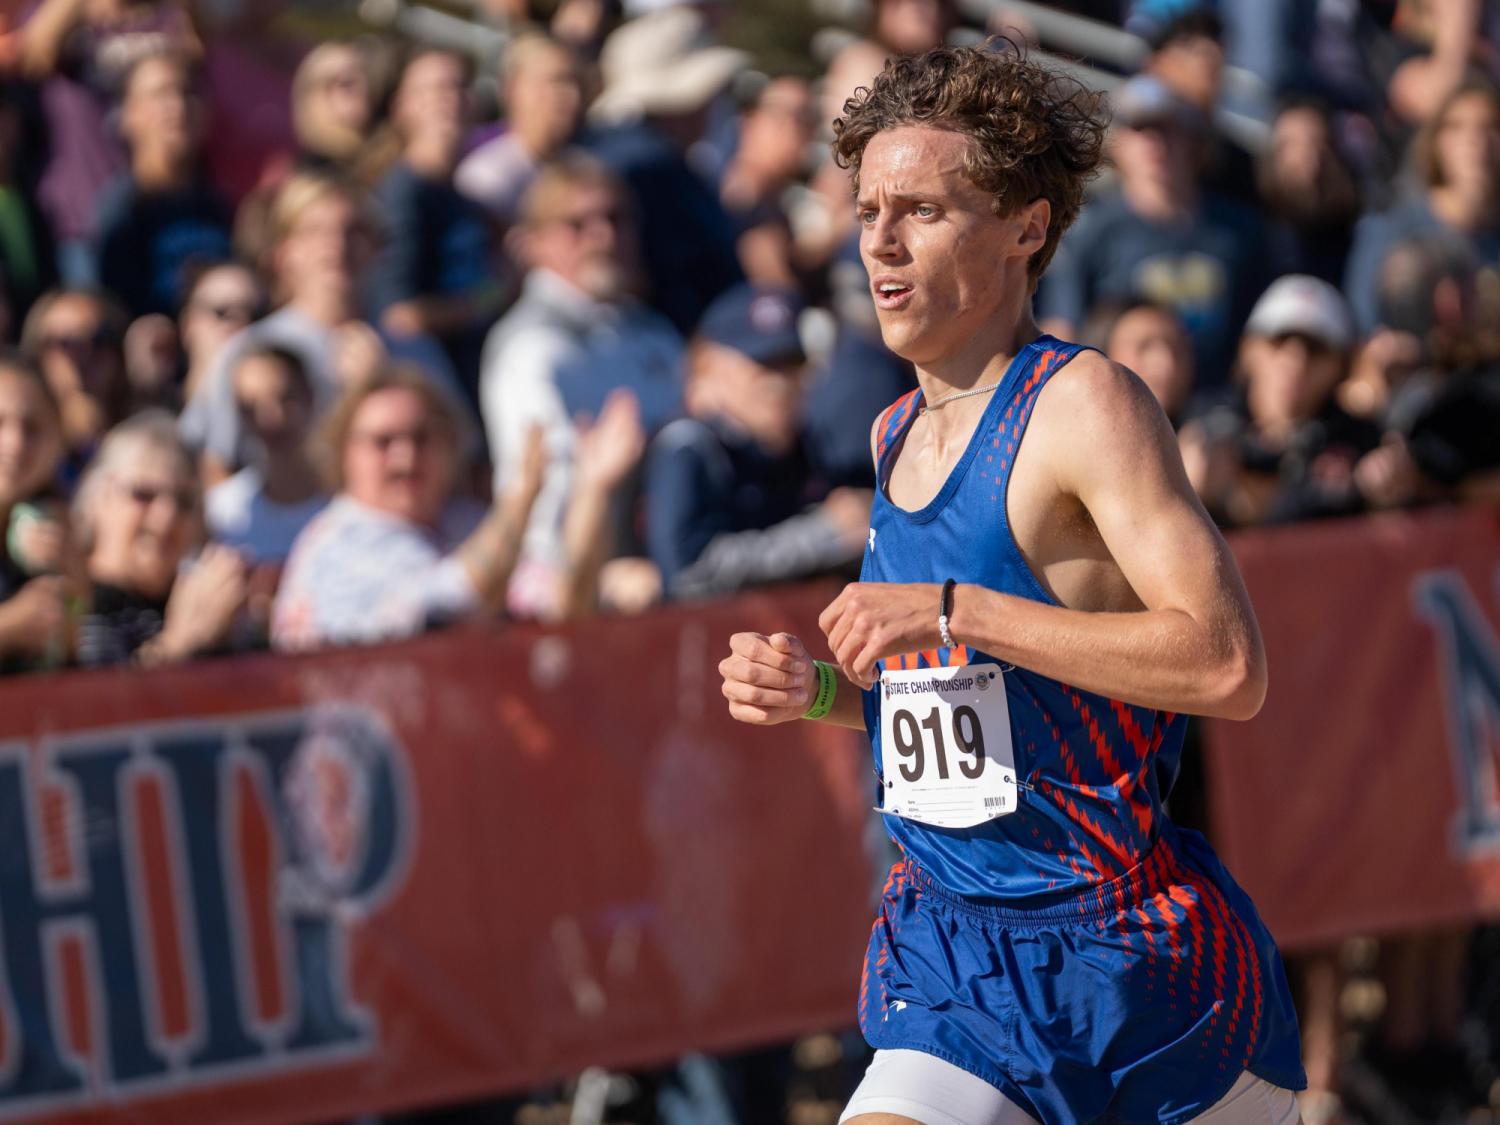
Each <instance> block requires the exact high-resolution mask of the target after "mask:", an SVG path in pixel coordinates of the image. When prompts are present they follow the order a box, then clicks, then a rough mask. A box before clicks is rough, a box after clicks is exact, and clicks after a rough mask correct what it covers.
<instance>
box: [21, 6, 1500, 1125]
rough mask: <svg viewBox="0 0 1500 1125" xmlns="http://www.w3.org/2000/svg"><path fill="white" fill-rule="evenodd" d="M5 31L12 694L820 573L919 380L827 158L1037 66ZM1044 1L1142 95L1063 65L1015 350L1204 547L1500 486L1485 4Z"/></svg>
mask: <svg viewBox="0 0 1500 1125" xmlns="http://www.w3.org/2000/svg"><path fill="white" fill-rule="evenodd" d="M0 7H4V8H6V9H7V11H8V14H3V13H0V19H3V23H0V30H3V34H0V343H3V344H4V346H5V350H4V352H3V353H0V528H3V531H4V537H3V540H0V664H3V666H4V668H5V669H6V670H8V671H12V672H22V671H29V670H39V669H50V668H58V667H62V666H69V665H75V666H102V665H113V664H126V663H134V664H141V665H159V664H166V663H172V662H178V661H183V660H187V659H192V658H196V657H200V656H205V655H209V654H215V653H224V652H236V651H245V650H251V649H256V648H265V647H267V646H269V647H272V648H274V649H278V650H302V649H308V648H313V647H317V646H321V645H328V644H344V643H357V642H371V641H378V640H389V639H395V638H400V637H405V636H410V635H413V634H415V633H418V632H420V631H422V630H425V629H427V628H430V627H434V626H437V625H441V624H444V623H450V622H455V621H461V620H473V619H481V618H495V617H501V616H508V617H512V618H535V619H541V620H549V621H557V620H565V619H571V618H577V617H580V616H583V615H587V614H591V613H595V612H601V611H602V612H635V611H639V610H642V609H644V608H646V607H649V606H651V605H653V604H656V603H659V602H662V601H673V600H684V599H695V598H705V597H713V596H718V595H723V594H727V593H730V592H732V591H735V590H738V589H742V588H745V587H748V586H753V585H758V584H763V583H768V582H776V581H782V580H787V579H793V578H799V577H805V576H809V575H815V574H824V573H832V572H848V571H849V569H850V568H851V567H853V566H856V565H857V563H858V559H859V557H860V554H861V550H862V547H863V543H864V536H865V528H866V524H867V515H868V511H869V504H870V498H871V492H870V489H871V488H872V487H873V474H872V470H871V466H870V457H869V432H870V426H871V423H872V421H873V419H874V418H875V416H876V414H877V413H878V412H879V411H880V410H881V409H882V408H883V407H884V406H886V405H887V404H888V403H890V402H891V401H892V400H893V399H895V398H896V397H897V396H898V395H900V394H901V393H903V392H904V391H905V390H907V389H909V388H910V387H911V386H913V385H914V381H913V374H912V371H911V369H910V367H909V365H907V364H906V363H905V362H904V361H902V360H900V359H899V358H898V357H896V356H894V355H892V354H890V353H889V352H887V351H886V350H885V349H884V347H883V346H882V344H881V341H880V336H879V331H878V327H877V325H876V323H875V319H874V309H873V306H872V303H871V299H870V293H869V282H868V278H867V276H866V274H865V271H864V268H863V266H862V265H861V262H860V258H859V253H858V236H857V231H856V230H855V224H854V216H853V209H852V205H851V200H850V195H849V182H848V176H847V173H846V172H845V171H843V170H841V169H840V168H838V167H837V166H836V165H835V164H834V163H833V162H832V160H831V159H830V157H829V155H828V146H827V143H826V142H827V140H828V138H829V136H830V124H831V122H832V120H833V118H834V117H835V116H837V114H838V112H839V107H840V106H841V105H842V104H843V102H844V100H845V99H846V98H847V97H849V96H850V95H852V94H853V93H854V91H855V90H856V89H857V88H858V87H860V86H862V85H865V84H867V83H868V82H869V81H870V80H871V79H872V78H873V76H874V75H875V74H876V73H877V72H878V71H879V69H880V67H881V66H882V65H883V64H884V62H885V60H886V59H887V58H889V57H891V56H892V55H896V54H903V53H914V52H919V51H922V50H925V49H927V48H928V47H931V46H935V45H937V44H939V43H942V42H945V41H947V42H979V41H983V40H984V39H985V38H987V37H990V36H998V38H993V39H991V44H992V48H993V49H996V50H1016V49H1031V50H1042V49H1045V50H1048V51H1054V52H1061V53H1062V54H1067V50H1066V47H1065V46H1060V45H1059V44H1057V43H1055V42H1052V41H1050V39H1049V38H1048V37H1044V36H1041V35H1040V34H1039V31H1038V28H1037V26H1035V24H1034V21H1033V19H1032V18H1031V16H1029V15H1028V14H1027V12H1028V10H1027V9H1024V8H1020V9H1017V10H1013V9H1011V8H1009V7H1008V6H1007V5H1006V3H1004V0H996V2H995V3H994V5H993V7H992V10H991V11H990V13H989V16H988V19H987V20H985V21H979V22H976V21H975V20H973V19H972V18H971V14H972V11H973V8H972V7H968V8H965V9H963V11H962V12H961V11H960V8H959V7H958V5H957V4H956V3H955V2H954V0H871V3H870V5H869V6H868V8H864V9H858V8H856V7H855V6H851V5H845V6H843V7H842V8H838V7H837V6H827V7H826V9H825V8H821V7H813V8H812V9H810V10H809V11H810V12H811V13H812V15H813V16H814V17H816V19H822V21H823V22H825V23H827V24H828V25H829V26H827V27H824V28H823V29H822V30H819V31H818V32H817V34H816V35H815V36H811V37H810V38H808V39H806V40H805V41H799V42H796V43H793V44H792V49H790V50H788V49H785V48H786V42H785V39H786V36H787V35H788V34H792V33H793V32H795V31H796V28H797V27H800V26H802V24H800V23H798V21H796V20H789V21H781V22H782V23H784V24H785V26H781V25H780V24H779V23H778V21H780V15H781V13H782V9H784V8H785V9H787V10H789V11H790V10H792V9H794V8H795V9H801V8H802V7H803V6H802V5H800V4H788V3H779V4H776V3H768V4H765V5H763V6H762V5H751V6H748V7H750V8H753V9H754V10H755V12H758V13H759V17H760V18H759V22H758V23H757V19H756V17H755V14H754V13H752V14H751V15H749V16H746V15H745V13H744V12H739V13H736V12H734V11H733V10H732V9H731V6H730V5H728V4H726V3H722V2H720V0H708V2H697V3H673V2H671V0H623V3H620V2H619V0H560V2H547V0H487V2H486V3H483V4H480V5H478V6H477V7H475V8H474V9H473V11H472V13H471V18H472V20H473V27H474V29H475V32H476V35H475V38H474V43H475V44H486V43H490V42H503V44H504V46H503V50H501V51H500V52H499V55H498V58H493V57H491V54H490V53H487V52H478V53H475V52H471V51H469V50H467V49H460V48H455V47H453V46H451V45H442V44H438V43H434V42H431V41H400V40H398V39H397V38H395V37H393V36H389V35H380V34H373V33H368V32H366V33H360V34H351V35H350V36H348V37H346V38H338V39H334V38H324V39H321V40H318V41H316V42H307V43H304V44H303V45H302V46H301V47H299V48H297V49H295V50H292V49H289V48H288V47H287V45H286V43H285V42H280V43H278V44H276V45H274V48H273V45H268V44H266V43H263V42H260V41H259V38H258V37H260V36H262V35H263V34H264V28H263V26H262V24H263V22H264V21H263V20H262V19H261V17H262V16H263V15H264V12H263V11H261V10H260V9H252V8H250V7H248V6H247V5H245V4H236V3H221V4H207V5H200V4H197V3H194V2H192V0H36V2H34V3H23V4H20V5H15V4H12V5H0ZM1055 7H1058V8H1069V9H1072V10H1073V11H1074V12H1076V13H1078V14H1081V15H1083V16H1085V17H1088V18H1090V19H1092V20H1096V21H1099V24H1098V26H1099V27H1101V28H1104V29H1107V31H1108V33H1109V34H1110V35H1112V36H1114V37H1115V41H1118V42H1128V43H1129V44H1132V45H1133V48H1134V49H1135V50H1134V54H1133V56H1132V57H1133V58H1134V60H1135V61H1134V62H1133V63H1132V65H1131V66H1129V67H1120V66H1113V67H1110V66H1102V64H1099V63H1098V61H1097V60H1093V59H1078V58H1074V59H1072V60H1069V61H1068V65H1072V66H1080V65H1081V67H1082V68H1081V69H1080V70H1078V71H1077V73H1079V74H1081V76H1082V77H1083V78H1084V80H1085V81H1093V82H1098V83H1100V84H1101V85H1104V86H1106V87H1107V88H1109V89H1110V90H1111V106H1112V111H1113V125H1112V128H1111V133H1110V144H1111V150H1112V155H1113V161H1112V165H1111V168H1110V170H1109V172H1108V173H1107V174H1106V175H1105V176H1104V177H1103V178H1101V179H1100V180H1099V181H1098V182H1097V183H1096V184H1095V185H1093V189H1092V193H1091V197H1090V201H1089V203H1088V205H1087V206H1086V208H1085V210H1084V212H1083V215H1082V217H1081V218H1080V220H1079V221H1078V223H1077V225H1076V226H1075V227H1074V229H1073V230H1072V231H1071V232H1070V233H1069V234H1068V235H1067V236H1066V237H1065V238H1064V239H1063V241H1062V244H1061V246H1060V248H1059V251H1058V253H1057V256H1056V259H1055V262H1054V264H1053V265H1052V266H1051V268H1050V270H1049V272H1048V273H1047V275H1046V276H1045V277H1044V278H1043V279H1042V282H1041V284H1040V287H1039V289H1038V292H1037V298H1036V311H1037V316H1038V319H1039V322H1040V323H1041V325H1042V327H1043V328H1044V329H1046V330H1048V331H1051V332H1054V333H1055V334H1057V335H1060V336H1066V337H1069V338H1075V339H1080V340H1082V341H1083V342H1085V343H1088V344H1091V345H1093V346H1095V347H1098V348H1100V349H1101V350H1103V351H1105V352H1106V353H1108V354H1109V355H1110V356H1112V357H1113V358H1115V359H1116V360H1118V361H1120V362H1122V363H1124V364H1126V365H1127V366H1129V367H1131V368H1132V369H1133V370H1134V371H1136V372H1137V373H1138V374H1139V375H1140V377H1141V378H1142V379H1143V380H1145V382H1146V383H1147V384H1148V385H1149V386H1150V388H1151V389H1152V391H1153V392H1154V393H1155V394H1156V396H1157V398H1158V399H1159V400H1160V402H1161V405H1162V407H1163V409H1164V411H1165V412H1166V413H1167V415H1168V416H1169V417H1170V418H1171V420H1172V422H1173V424H1174V425H1175V426H1176V427H1177V432H1178V434H1179V439H1180V443H1181V449H1182V454H1183V460H1184V464H1185V466H1186V468H1187V470H1188V473H1189V476H1190V478H1191V480H1192V482H1193V485H1194V487H1195V488H1196V490H1197V491H1198V493H1199V495H1200V497H1201V498H1202V501H1203V503H1204V505H1205V506H1206V507H1207V509H1208V510H1209V511H1210V512H1211V513H1212V514H1213V516H1214V517H1215V518H1216V519H1217V520H1218V521H1219V522H1220V523H1221V524H1222V525H1223V526H1225V527H1228V528H1237V527H1246V526H1252V525H1259V524H1267V523H1273V522H1283V521H1289V520H1297V519H1306V518H1313V517H1331V516H1343V515H1349V514H1354V513H1359V512H1366V511H1372V510H1379V509H1390V508H1397V507H1407V506H1413V505H1419V504H1431V503H1441V502H1450V501H1456V500H1463V499H1470V498H1486V497H1488V498H1496V497H1500V316H1497V313H1500V92H1497V85H1496V82H1497V80H1500V4H1495V3H1490V2H1487V0H1378V2H1377V0H1366V2H1358V0H1316V2H1313V0H1306V2H1304V0H1257V2H1256V3H1254V4H1250V3H1249V2H1248V0H1247V2H1246V3H1234V2H1231V0H1223V2H1222V3H1221V4H1218V5H1216V4H1214V3H1212V2H1210V0H1134V2H1128V0H1075V2H1073V3H1067V4H1059V5H1055ZM242 9H243V10H242ZM802 14H803V15H804V16H806V15H808V12H803V13H802ZM824 14H826V19H824V18H823V15H824ZM841 15H842V17H844V18H843V19H842V22H840V19H839V17H840V16H841ZM1031 15H1032V16H1034V15H1035V13H1034V12H1032V13H1031ZM747 22H748V26H749V27H750V28H751V30H752V31H753V32H754V34H750V35H748V36H747V34H746V32H745V27H746V25H747ZM803 22H804V23H805V21H803ZM789 29H790V30H789ZM481 31H482V32H484V35H480V34H478V33H479V32H481ZM731 31H734V32H735V33H736V35H738V36H739V38H740V39H742V40H744V43H743V44H742V45H748V46H752V47H753V46H756V45H757V44H758V45H759V48H760V52H759V54H757V52H756V51H755V50H745V49H741V47H739V46H732V45H728V44H729V43H730V41H731V40H733V39H735V38H736V35H731V34H730V32H731ZM778 35H780V36H781V39H780V40H778ZM1126 36H1128V37H1129V38H1126ZM777 42H780V43H781V48H782V49H778V50H768V49H766V47H765V44H767V43H777ZM1080 50H1081V48H1080ZM762 56H764V57H762ZM766 59H774V60H776V61H775V62H774V63H773V62H767V61H766ZM789 59H790V60H791V61H790V62H789V61H788V60H789ZM1095 67H1102V68H1100V69H1095ZM1412 940H1413V942H1414V943H1416V944H1413V945H1412V946H1411V948H1409V949H1407V948H1403V949H1401V950H1399V951H1398V952H1399V955H1400V956H1401V957H1404V958H1405V960H1404V961H1403V962H1402V963H1401V964H1402V967H1401V968H1400V970H1399V973H1398V975H1397V977H1396V978H1393V979H1396V980H1399V982H1401V983H1400V984H1399V985H1393V986H1392V987H1390V988H1388V989H1387V993H1388V996H1389V998H1390V1004H1389V1005H1388V1006H1387V1009H1386V1011H1387V1019H1386V1023H1385V1025H1384V1027H1383V1029H1382V1030H1381V1031H1380V1032H1378V1033H1376V1034H1375V1035H1374V1036H1373V1037H1372V1044H1373V1045H1372V1047H1371V1053H1372V1057H1373V1056H1377V1055H1378V1057H1379V1058H1378V1061H1379V1063H1380V1070H1381V1073H1382V1074H1385V1075H1387V1076H1391V1075H1397V1076H1400V1083H1404V1085H1402V1089H1401V1091H1398V1093H1399V1095H1400V1097H1402V1098H1408V1099H1413V1100H1412V1106H1413V1107H1414V1108H1413V1109H1412V1112H1413V1113H1414V1114H1415V1115H1416V1119H1418V1120H1433V1119H1436V1118H1435V1117H1434V1116H1433V1115H1434V1114H1436V1113H1438V1112H1440V1108H1441V1107H1443V1106H1448V1105H1449V1104H1450V1103H1452V1105H1453V1106H1457V1105H1458V1103H1459V1101H1462V1099H1463V1098H1470V1104H1482V1101H1479V1102H1476V1101H1474V1099H1482V1097H1483V1094H1482V1091H1470V1090H1469V1087H1470V1086H1473V1085H1475V1083H1477V1082H1479V1079H1478V1078H1475V1077H1474V1075H1475V1074H1477V1073H1481V1071H1479V1070H1476V1068H1475V1066H1474V1065H1472V1064H1473V1054H1474V1052H1473V1051H1472V1050H1469V1049H1467V1048H1464V1047H1463V1045H1462V1044H1461V1042H1460V1040H1461V1036H1462V1029H1463V1025H1464V1020H1465V1017H1466V1010H1465V1004H1464V1000H1463V991H1462V990H1463V987H1464V979H1463V973H1464V971H1465V966H1466V964H1467V963H1468V962H1467V960H1466V951H1467V944H1466V943H1467V942H1468V941H1469V935H1467V934H1456V935H1455V934H1447V935H1429V936H1426V937H1423V938H1420V939H1412ZM1330 958H1331V959H1332V960H1330ZM1337 960H1338V958H1337V956H1336V955H1334V954H1333V953H1330V954H1329V956H1328V958H1324V959H1323V960H1321V961H1319V960H1317V959H1314V960H1313V961H1311V962H1309V963H1308V965H1307V966H1304V968H1305V969H1306V972H1305V974H1304V975H1305V976H1306V978H1307V979H1306V980H1305V981H1304V982H1303V986H1304V990H1305V994H1306V995H1307V996H1308V997H1310V999H1309V1001H1308V1002H1309V1004H1311V1005H1312V1006H1311V1007H1310V1008H1309V1009H1308V1011H1307V1012H1305V1013H1304V1018H1305V1019H1306V1020H1307V1021H1308V1024H1307V1025H1308V1042H1309V1047H1308V1051H1309V1069H1310V1072H1311V1074H1312V1078H1313V1082H1314V1088H1315V1093H1319V1094H1323V1095H1326V1100H1325V1101H1323V1102H1321V1103H1315V1102H1314V1101H1309V1102H1308V1103H1306V1105H1307V1110H1306V1112H1308V1113H1309V1115H1310V1116H1309V1120H1334V1119H1336V1118H1337V1116H1338V1114H1339V1113H1341V1112H1343V1111H1342V1110H1341V1109H1340V1101H1339V1098H1340V1092H1339V1085H1340V1078H1339V1065H1340V1064H1339V1059H1340V1057H1341V1050H1342V1048H1341V1043H1342V1040H1341V1038H1340V1032H1339V1012H1338V1010H1337V1009H1338V995H1339V989H1338V987H1337V981H1338V979H1339V974H1340V972H1341V971H1342V970H1340V968H1339V966H1338V964H1337V963H1336V962H1337ZM1403 990H1404V991H1403ZM1329 997H1332V998H1333V999H1332V1000H1331V1001H1330V999H1329ZM1403 997H1404V998H1405V999H1404V1001H1403ZM1403 1003H1404V1004H1405V1007H1404V1008H1403V1006H1402V1005H1403ZM1330 1005H1331V1006H1330ZM1439 1072H1440V1073H1441V1074H1442V1078H1441V1081H1440V1082H1438V1083H1436V1085H1435V1084H1434V1082H1433V1081H1431V1079H1432V1078H1433V1075H1435V1074H1438V1073H1439ZM1429 1087H1431V1089H1429ZM1460 1087H1462V1088H1463V1092H1462V1094H1459V1093H1457V1091H1458V1090H1459V1088H1460ZM1408 1088H1409V1089H1408ZM1434 1089H1435V1090H1436V1092H1435V1093H1434V1092H1433V1090H1434ZM1445 1098H1446V1099H1447V1100H1446V1101H1445V1100H1444V1099H1445ZM1455 1098H1457V1099H1458V1100H1454V1099H1455ZM1423 1099H1426V1100H1423ZM1434 1099H1436V1100H1434ZM1319 1106H1321V1108H1319ZM1434 1107H1439V1108H1434ZM1320 1115H1321V1116H1320Z"/></svg>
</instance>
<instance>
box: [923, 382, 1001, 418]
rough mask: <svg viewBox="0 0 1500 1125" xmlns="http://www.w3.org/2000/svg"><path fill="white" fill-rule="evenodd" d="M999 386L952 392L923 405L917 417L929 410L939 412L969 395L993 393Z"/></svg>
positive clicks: (993, 385)
mask: <svg viewBox="0 0 1500 1125" xmlns="http://www.w3.org/2000/svg"><path fill="white" fill-rule="evenodd" d="M999 385H1000V384H999V383H990V384H988V385H986V386H983V387H970V388H969V389H968V390H966V391H954V392H953V393H952V394H947V395H944V396H943V397H942V398H940V399H938V400H937V401H936V402H934V403H932V404H931V405H930V406H929V405H928V404H927V403H923V404H922V406H921V408H920V409H919V410H918V411H917V415H918V416H919V417H920V416H921V415H923V414H926V413H927V412H928V411H929V410H941V409H942V408H943V407H945V406H947V405H948V404H949V403H950V402H953V401H954V400H955V399H960V398H968V397H969V396H970V395H982V394H984V393H985V392H986V391H993V390H994V389H995V388H996V387H998V386H999Z"/></svg>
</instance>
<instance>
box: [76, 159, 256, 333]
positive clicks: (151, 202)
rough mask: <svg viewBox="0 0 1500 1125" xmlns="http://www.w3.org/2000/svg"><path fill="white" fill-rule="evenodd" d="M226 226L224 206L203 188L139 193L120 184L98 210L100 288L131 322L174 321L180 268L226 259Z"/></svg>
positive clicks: (127, 182) (129, 183) (179, 299)
mask: <svg viewBox="0 0 1500 1125" xmlns="http://www.w3.org/2000/svg"><path fill="white" fill-rule="evenodd" d="M230 222H231V218H230V210H229V205H228V204H227V203H225V202H224V198H223V196H221V195H220V194H219V193H218V192H217V191H215V190H214V189H213V188H212V187H210V186H209V185H208V184H206V183H202V182H198V183H194V184H193V185H192V186H191V187H189V188H186V189H184V190H182V191H172V192H143V191H141V190H140V188H139V187H137V186H136V183H135V181H134V180H132V179H130V178H129V177H125V178H122V179H120V180H118V181H116V183H115V185H114V186H113V187H112V188H110V189H109V190H108V192H107V193H106V195H105V197H104V199H103V200H102V201H101V203H100V205H99V282H100V284H101V285H103V286H104V288H105V289H107V290H109V291H110V292H111V293H113V294H114V295H115V296H116V297H118V298H119V299H120V300H121V301H122V302H123V303H124V305H125V308H126V311H127V312H129V313H130V315H131V316H132V317H137V316H144V315H145V314H146V313H163V314H165V315H167V316H174V315H176V313H177V307H178V305H180V304H181V303H182V297H183V292H182V284H183V274H184V267H186V266H188V265H190V264H191V263H192V262H194V261H216V260H219V259H223V258H227V257H229V254H230V240H229V231H230Z"/></svg>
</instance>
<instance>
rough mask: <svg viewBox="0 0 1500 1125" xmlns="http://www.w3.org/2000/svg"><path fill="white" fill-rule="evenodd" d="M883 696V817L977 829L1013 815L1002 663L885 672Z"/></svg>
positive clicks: (881, 686) (1013, 788)
mask: <svg viewBox="0 0 1500 1125" xmlns="http://www.w3.org/2000/svg"><path fill="white" fill-rule="evenodd" d="M879 690H880V750H881V763H882V768H883V772H884V777H883V779H882V780H883V783H884V786H885V789H884V793H883V796H884V807H883V808H882V809H881V810H880V811H882V812H887V813H890V814H892V815H893V816H901V817H906V818H907V819H910V820H918V821H921V822H922V823H923V824H930V825H933V826H934V827H937V828H972V827H974V826H975V825H976V824H983V823H985V821H988V820H994V819H995V818H996V817H1000V816H1006V815H1008V814H1010V813H1013V812H1015V811H1016V769H1015V766H1016V759H1015V752H1014V750H1013V749H1012V747H1011V741H1010V706H1009V704H1007V702H1006V699H1005V676H1004V674H1003V673H1002V672H1001V670H1000V666H999V665H997V664H993V663H991V664H970V665H966V666H962V667H956V668H920V669H911V670H907V671H893V670H891V669H887V670H885V671H884V672H883V673H882V674H881V677H880V684H879Z"/></svg>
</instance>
